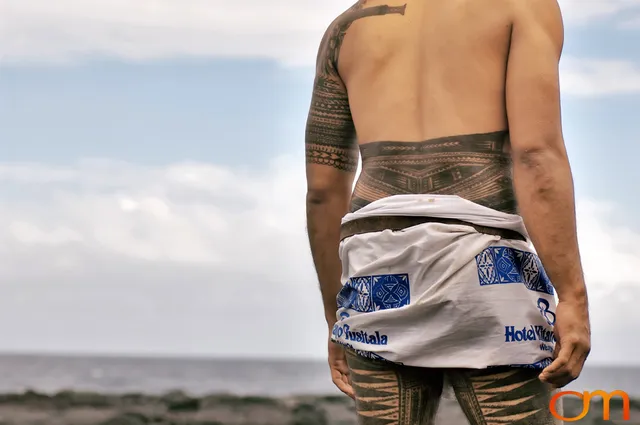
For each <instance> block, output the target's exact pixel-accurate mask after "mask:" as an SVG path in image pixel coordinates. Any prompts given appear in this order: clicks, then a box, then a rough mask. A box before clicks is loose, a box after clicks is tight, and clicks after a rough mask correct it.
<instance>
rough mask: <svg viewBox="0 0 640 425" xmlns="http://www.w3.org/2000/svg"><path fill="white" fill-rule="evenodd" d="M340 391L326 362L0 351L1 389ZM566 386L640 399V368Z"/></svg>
mask: <svg viewBox="0 0 640 425" xmlns="http://www.w3.org/2000/svg"><path fill="white" fill-rule="evenodd" d="M29 389H30V390H35V391H39V392H46V393H53V392H57V391H61V390H75V391H93V392H101V393H118V394H121V393H134V392H136V393H147V394H160V393H165V392H168V391H173V390H181V391H184V392H187V393H190V394H193V395H204V394H216V393H226V394H237V395H261V396H273V397H278V396H288V395H301V394H308V395H325V394H327V395H328V394H338V391H337V390H336V389H335V388H334V386H333V384H332V383H331V380H330V378H329V373H328V367H327V365H326V363H325V362H323V361H301V360H278V361H274V360H223V359H193V358H189V359H187V358H182V359H180V358H132V357H80V356H49V355H46V356H45V355H42V356H40V355H0V393H9V392H11V393H14V392H22V391H25V390H29ZM567 389H572V390H575V391H585V390H590V391H593V390H596V389H601V390H606V391H612V390H618V389H619V390H623V391H626V392H627V393H628V394H629V395H630V396H633V397H640V367H604V366H590V367H586V368H585V370H584V371H583V374H582V376H581V377H580V378H579V379H578V380H577V381H575V382H574V383H573V384H572V385H571V386H570V387H568V388H567Z"/></svg>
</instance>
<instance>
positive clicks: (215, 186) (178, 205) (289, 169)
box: [0, 157, 640, 362]
mask: <svg viewBox="0 0 640 425" xmlns="http://www.w3.org/2000/svg"><path fill="white" fill-rule="evenodd" d="M303 176H304V171H303V160H302V158H298V157H280V158H278V159H276V160H274V161H273V162H272V163H271V165H270V166H269V167H268V168H267V169H264V170H261V171H248V170H244V169H240V168H235V169H234V168H228V167H223V166H217V165H213V164H206V163H195V162H185V163H176V164H170V165H167V166H158V167H149V166H139V165H135V164H130V163H123V162H116V161H105V160H100V161H98V160H91V161H89V160H86V161H80V162H78V163H77V164H75V165H72V166H66V167H54V166H48V165H43V164H34V163H31V164H16V163H7V164H3V165H0V196H2V197H3V200H4V202H3V203H2V204H1V206H0V222H1V223H3V225H2V226H1V227H0V256H1V257H2V258H3V261H2V262H0V282H3V283H4V284H3V285H0V331H1V327H2V326H3V325H1V324H2V323H12V322H15V320H12V319H11V318H12V317H22V318H23V319H21V320H20V321H19V322H17V324H16V325H13V326H15V327H14V328H12V329H13V331H12V332H7V333H3V334H6V335H14V336H15V337H14V336H12V337H10V338H4V339H3V340H2V341H0V349H8V348H11V349H33V350H36V349H44V348H48V349H52V350H55V349H58V350H80V351H87V350H89V351H91V350H98V351H107V352H112V351H114V350H115V351H120V352H123V351H125V352H127V351H134V352H165V353H173V352H177V353H180V352H184V351H185V350H186V351H188V352H189V353H195V354H211V353H215V354H228V355H234V354H244V355H249V354H251V353H254V354H255V353H258V352H259V354H266V355H281V356H286V355H300V356H315V357H319V356H322V354H323V353H324V336H323V332H324V324H323V320H322V310H321V306H320V296H319V294H318V291H317V285H316V281H315V275H314V271H313V266H312V262H311V258H310V254H309V249H308V242H307V239H306V234H305V230H304V229H305V220H304V208H305V207H304V195H305V182H304V177H303ZM614 210H615V206H614V205H611V204H604V203H601V202H598V201H594V200H582V201H581V202H579V204H578V218H579V229H580V242H581V246H582V255H583V263H584V267H585V271H586V276H587V280H588V282H589V287H590V290H591V296H592V310H593V318H594V346H595V348H594V354H593V359H594V361H595V362H598V361H599V362H605V361H607V356H609V355H615V358H616V359H618V360H619V361H627V362H631V361H634V360H636V359H637V358H638V355H639V354H640V346H639V345H638V344H637V343H636V342H634V340H633V339H629V338H623V337H622V336H621V335H623V333H624V332H623V330H624V329H626V328H628V329H627V330H628V331H633V329H632V328H633V324H634V323H638V322H639V321H640V313H638V311H637V309H636V308H634V307H633V306H634V305H635V304H633V302H635V301H633V302H632V300H637V301H640V277H639V276H638V273H637V265H638V264H640V234H638V233H637V232H634V231H633V230H631V229H628V228H626V227H624V226H623V225H621V224H619V223H617V224H616V223H615V222H614V221H613V219H612V218H611V215H612V212H613V211H614ZM115 312H117V314H114V313H115ZM87 317H91V319H87ZM257 317H259V318H260V319H259V321H258V322H259V323H256V320H255V319H256V318H257ZM87 320H89V321H87ZM43 321H44V322H46V323H47V324H46V325H43ZM206 324H209V325H206ZM131 326H134V327H131ZM202 326H205V327H206V328H207V329H208V330H207V331H204V330H203V328H202ZM625 327H626V328H625ZM203 332H205V333H206V332H210V333H211V336H210V338H203V337H202V333H203ZM274 332H276V333H277V334H278V335H287V337H286V338H284V339H282V338H279V337H275V336H274ZM621 332H622V333H621ZM47 335H49V336H47ZM136 335H141V336H136ZM242 335H246V336H247V337H241V336H242ZM250 335H251V337H249V336H250ZM214 336H215V337H214ZM258 342H259V344H258ZM256 344H257V345H256ZM256 350H257V351H256Z"/></svg>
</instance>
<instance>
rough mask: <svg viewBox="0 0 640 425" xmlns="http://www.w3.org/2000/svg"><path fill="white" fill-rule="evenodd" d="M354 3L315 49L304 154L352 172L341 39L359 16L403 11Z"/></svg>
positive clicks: (354, 157)
mask: <svg viewBox="0 0 640 425" xmlns="http://www.w3.org/2000/svg"><path fill="white" fill-rule="evenodd" d="M366 2H367V0H361V1H358V2H357V3H355V4H354V5H353V6H352V7H351V8H350V9H348V10H347V11H346V12H344V13H343V14H342V15H340V16H339V17H338V18H336V19H335V20H334V21H333V22H332V24H331V25H330V26H329V28H328V29H327V32H326V33H325V35H324V37H323V39H322V42H321V43H320V48H319V50H318V57H317V65H316V77H315V81H314V87H313V95H312V99H311V108H310V110H309V117H308V118H307V129H306V158H307V163H308V164H322V165H329V166H331V167H334V168H337V169H339V170H343V171H349V172H355V171H356V168H357V166H358V146H357V141H356V130H355V126H354V123H353V118H352V116H351V109H350V106H349V95H348V93H347V88H346V86H345V84H344V82H343V80H342V78H341V77H340V75H339V73H338V59H339V56H340V49H341V47H342V42H343V40H344V37H345V35H346V34H347V31H348V29H349V27H350V26H351V24H352V23H353V22H354V21H356V20H358V19H362V18H366V17H370V16H382V15H387V14H401V15H404V12H405V9H406V4H405V5H403V6H388V5H382V6H374V7H365V5H366Z"/></svg>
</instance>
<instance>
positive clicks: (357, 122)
mask: <svg viewBox="0 0 640 425" xmlns="http://www.w3.org/2000/svg"><path fill="white" fill-rule="evenodd" d="M562 44H563V28H562V19H561V16H560V12H559V8H558V5H557V3H556V1H555V0H404V1H396V0H388V1H383V0H361V1H358V2H357V3H356V4H355V5H354V6H352V7H351V8H350V9H349V10H347V11H346V12H345V13H343V14H342V15H340V16H339V17H338V18H337V19H336V20H335V21H334V22H333V23H332V24H331V25H330V26H329V29H328V30H327V32H326V34H325V36H324V38H323V40H322V42H321V45H320V49H319V52H318V61H317V67H316V80H315V84H314V93H313V98H312V104H311V108H310V111H309V119H308V121H307V132H306V155H307V183H308V192H307V223H308V231H309V238H310V242H311V249H312V253H313V257H314V263H315V265H316V270H317V273H318V278H319V280H320V285H321V290H322V294H323V302H324V305H325V316H326V320H327V323H328V325H329V329H330V330H331V327H332V325H333V323H335V321H336V317H335V311H336V309H335V306H336V303H335V298H336V294H337V293H338V292H339V290H340V288H341V283H340V270H341V264H340V259H339V257H338V255H337V248H338V243H339V238H340V219H341V218H342V216H344V214H345V213H346V212H348V211H355V210H358V209H360V208H362V207H364V206H365V205H367V204H368V203H370V202H373V201H376V200H378V199H381V198H386V197H389V196H393V195H398V194H441V195H458V196H460V197H462V198H465V199H468V200H470V201H473V202H475V203H477V204H480V205H484V206H486V207H489V208H492V209H494V210H498V211H501V212H507V213H516V212H517V213H519V214H521V215H522V217H523V219H524V221H525V224H526V226H527V229H528V231H529V234H530V235H531V239H532V241H533V243H534V244H535V246H536V248H537V250H538V251H539V254H540V258H541V260H542V262H543V264H544V267H545V269H546V271H547V274H548V275H549V277H550V278H551V281H552V282H553V283H554V286H555V288H556V290H557V293H558V296H559V299H560V302H559V303H558V307H557V311H556V314H557V322H556V325H555V332H556V335H557V337H558V338H559V343H558V346H557V348H559V349H560V350H559V351H558V352H556V353H555V354H554V358H555V361H554V362H553V363H552V364H551V366H549V367H547V368H546V369H545V371H544V372H543V373H542V375H540V380H538V379H537V377H538V374H539V373H540V372H539V371H532V370H526V369H518V368H508V367H507V368H506V369H495V370H491V369H487V370H480V371H475V372H470V371H464V370H459V371H449V372H446V371H437V370H434V371H431V372H430V371H428V370H425V371H422V372H420V371H418V370H414V369H411V368H408V369H406V370H405V369H403V367H402V366H385V365H382V364H376V363H375V362H374V363H370V362H368V361H367V360H366V359H363V358H359V357H358V356H355V355H351V357H350V360H349V363H350V365H351V370H352V371H353V370H356V371H357V373H356V375H355V376H354V375H353V373H352V374H351V381H352V382H353V383H354V384H355V385H354V387H352V386H351V385H350V382H349V379H348V375H349V374H350V371H349V368H348V367H347V364H346V359H345V357H344V352H343V351H342V349H341V348H339V347H336V346H334V345H333V344H331V343H329V363H330V367H331V372H332V377H333V380H334V383H336V385H337V386H338V387H339V388H340V389H341V390H342V391H344V392H345V393H347V394H349V395H351V396H355V397H356V399H357V400H361V401H359V402H358V406H359V407H358V410H359V412H360V414H361V415H362V417H363V418H364V417H365V416H366V417H369V418H370V419H369V422H363V423H372V424H373V423H378V422H376V420H381V422H379V423H398V424H405V423H406V424H409V423H411V424H414V423H416V424H417V423H430V420H431V419H430V418H431V417H432V414H433V409H434V408H435V406H437V401H434V399H437V398H438V397H439V394H440V391H441V382H442V376H443V375H442V373H445V375H446V374H447V373H448V377H449V379H451V380H452V381H454V382H453V384H454V388H456V393H457V395H458V399H459V401H460V402H461V403H462V405H463V408H464V409H465V413H466V414H467V417H468V419H469V420H470V422H471V423H474V424H475V423H484V422H486V421H495V422H496V423H514V424H515V423H518V424H522V425H524V424H534V423H535V424H541V425H542V424H548V423H549V424H550V423H553V419H552V418H551V417H550V416H549V413H548V409H547V407H548V400H549V395H550V393H549V391H548V387H545V386H544V385H546V384H544V385H543V382H541V381H544V382H547V383H550V384H552V385H553V386H555V387H559V386H563V385H565V384H566V383H568V382H570V381H571V380H573V379H575V378H576V377H577V376H578V374H579V372H580V370H581V369H582V365H583V363H584V361H585V359H586V357H587V355H588V352H589V344H590V341H589V321H588V312H587V298H586V289H585V286H584V280H583V276H582V269H581V265H580V260H579V252H578V246H577V238H576V231H575V214H574V204H573V187H572V182H571V172H570V168H569V163H568V159H567V157H566V150H565V148H564V141H563V138H562V130H561V124H560V102H559V88H558V61H559V58H560V54H561V50H562ZM359 154H361V157H362V173H361V175H360V178H359V180H358V182H357V184H356V186H355V190H354V191H353V193H352V191H351V188H352V185H353V179H354V175H355V171H356V169H357V165H358V160H359V157H360V155H359ZM516 197H517V203H516ZM516 205H517V206H516ZM420 374H424V375H425V377H424V379H420V380H419V381H420V382H417V381H416V380H415V379H416V376H418V375H420ZM377 375H379V376H380V379H381V380H382V381H385V382H388V383H389V384H388V385H391V386H393V385H395V386H396V387H397V391H396V392H395V394H396V396H395V397H396V398H394V397H391V396H389V395H385V394H383V393H384V392H385V391H382V392H381V390H380V388H382V387H380V386H379V384H380V382H378V381H376V380H375V379H373V378H372V377H373V376H377ZM479 382H480V383H484V384H483V386H485V387H487V388H489V389H491V391H490V393H491V394H493V396H492V397H488V398H487V395H486V394H485V395H483V394H480V393H481V391H480V392H478V388H479V387H478V385H480V384H479ZM380 385H381V384H380ZM354 388H356V392H355V394H354ZM384 388H388V386H385V387H384ZM412 394H413V395H412ZM414 396H415V397H418V398H412V397H414ZM406 397H408V399H405V398H406ZM364 400H367V401H364ZM396 401H397V405H395V404H394V408H397V409H396V410H394V411H393V412H392V410H393V409H392V408H390V409H388V412H387V413H385V412H386V411H385V410H384V409H383V408H382V406H391V405H390V404H389V403H391V404H393V403H396ZM403 403H405V404H406V407H405V408H402V407H401V406H402V405H403ZM487 403H489V404H487ZM545 403H547V405H546V406H544V404H545ZM485 404H487V405H486V406H484V405H485ZM489 405H492V406H493V407H491V406H489ZM411 406H413V407H411ZM499 406H502V407H504V409H502V410H499V411H498V410H496V408H497V407H499ZM507 407H509V408H507ZM403 409H404V410H403ZM487 409H488V410H487ZM545 409H547V410H545ZM487 412H489V413H487ZM491 412H493V413H491ZM494 413H495V415H494ZM385 414H388V415H390V416H388V417H384V415H385ZM381 415H382V416H381ZM393 415H398V416H397V418H396V419H397V421H396V422H393V421H392V422H384V421H382V420H383V419H387V420H391V419H392V417H391V416H393ZM403 415H404V416H403ZM413 415H422V416H420V418H422V419H420V420H417V419H416V418H415V417H414V416H413ZM492 415H493V416H494V417H492ZM496 415H497V416H496ZM362 420H363V421H364V420H365V419H362ZM509 421H511V422H509Z"/></svg>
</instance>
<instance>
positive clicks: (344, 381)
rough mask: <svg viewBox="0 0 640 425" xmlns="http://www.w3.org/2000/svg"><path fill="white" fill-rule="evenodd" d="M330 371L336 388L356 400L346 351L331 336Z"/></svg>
mask: <svg viewBox="0 0 640 425" xmlns="http://www.w3.org/2000/svg"><path fill="white" fill-rule="evenodd" d="M329 369H330V370H331V380H332V381H333V383H334V384H336V387H338V389H339V390H340V391H342V392H343V393H345V394H346V395H348V396H349V397H351V398H353V399H355V394H354V392H353V387H352V386H351V380H350V379H349V366H347V356H346V354H345V350H344V348H343V347H342V346H341V345H339V344H336V343H335V342H333V341H331V335H329Z"/></svg>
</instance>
